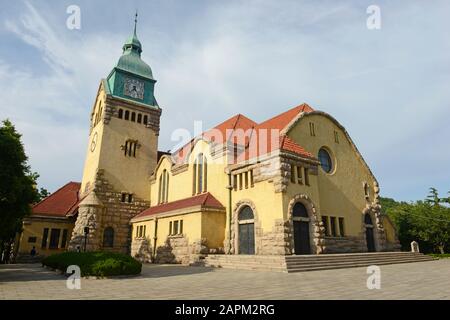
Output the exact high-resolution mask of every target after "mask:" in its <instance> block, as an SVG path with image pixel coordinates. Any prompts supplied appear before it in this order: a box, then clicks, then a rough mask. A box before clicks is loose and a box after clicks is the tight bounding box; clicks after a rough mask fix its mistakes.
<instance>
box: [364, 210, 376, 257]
mask: <svg viewBox="0 0 450 320" xmlns="http://www.w3.org/2000/svg"><path fill="white" fill-rule="evenodd" d="M364 224H365V225H366V243H367V251H369V252H375V251H376V250H375V239H374V236H373V223H372V217H371V216H370V214H369V213H366V214H365V215H364Z"/></svg>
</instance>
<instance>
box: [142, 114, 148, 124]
mask: <svg viewBox="0 0 450 320" xmlns="http://www.w3.org/2000/svg"><path fill="white" fill-rule="evenodd" d="M147 122H148V116H146V115H145V116H144V122H143V124H145V125H146V124H147Z"/></svg>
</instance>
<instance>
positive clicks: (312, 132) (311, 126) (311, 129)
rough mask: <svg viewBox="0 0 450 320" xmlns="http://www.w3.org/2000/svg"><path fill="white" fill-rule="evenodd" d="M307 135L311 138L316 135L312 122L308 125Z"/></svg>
mask: <svg viewBox="0 0 450 320" xmlns="http://www.w3.org/2000/svg"><path fill="white" fill-rule="evenodd" d="M309 133H310V135H311V136H312V137H314V136H315V135H316V127H315V125H314V123H313V122H310V123H309Z"/></svg>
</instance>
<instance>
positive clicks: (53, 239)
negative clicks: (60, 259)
mask: <svg viewBox="0 0 450 320" xmlns="http://www.w3.org/2000/svg"><path fill="white" fill-rule="evenodd" d="M60 234H61V229H52V230H51V232H50V244H49V245H48V248H49V249H58V245H59V235H60Z"/></svg>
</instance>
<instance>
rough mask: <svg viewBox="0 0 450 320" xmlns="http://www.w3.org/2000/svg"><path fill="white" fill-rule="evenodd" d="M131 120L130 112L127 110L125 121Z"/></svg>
mask: <svg viewBox="0 0 450 320" xmlns="http://www.w3.org/2000/svg"><path fill="white" fill-rule="evenodd" d="M128 119H130V111H128V110H125V120H128Z"/></svg>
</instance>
